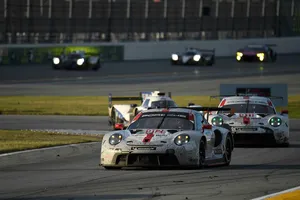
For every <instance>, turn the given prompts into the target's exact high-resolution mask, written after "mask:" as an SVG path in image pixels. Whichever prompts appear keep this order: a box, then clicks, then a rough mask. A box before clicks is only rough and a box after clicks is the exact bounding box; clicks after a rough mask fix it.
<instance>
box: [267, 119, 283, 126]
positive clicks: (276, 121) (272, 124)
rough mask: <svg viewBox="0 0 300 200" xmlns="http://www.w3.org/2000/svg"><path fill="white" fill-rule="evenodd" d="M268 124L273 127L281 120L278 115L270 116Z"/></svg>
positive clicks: (280, 122)
mask: <svg viewBox="0 0 300 200" xmlns="http://www.w3.org/2000/svg"><path fill="white" fill-rule="evenodd" d="M269 124H270V125H271V126H273V127H278V126H280V125H281V124H282V120H281V119H280V118H279V117H272V118H271V119H270V120H269Z"/></svg>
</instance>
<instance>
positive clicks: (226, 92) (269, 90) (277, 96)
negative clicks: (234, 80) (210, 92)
mask: <svg viewBox="0 0 300 200" xmlns="http://www.w3.org/2000/svg"><path fill="white" fill-rule="evenodd" d="M230 96H262V97H266V98H270V99H272V102H273V104H274V106H287V105H288V86H287V84H221V85H220V95H219V96H212V97H215V98H216V97H220V98H224V97H230ZM220 100H221V99H220Z"/></svg>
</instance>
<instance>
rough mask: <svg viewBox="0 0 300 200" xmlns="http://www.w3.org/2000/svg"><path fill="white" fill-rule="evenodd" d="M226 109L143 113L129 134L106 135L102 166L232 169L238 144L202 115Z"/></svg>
mask: <svg viewBox="0 0 300 200" xmlns="http://www.w3.org/2000/svg"><path fill="white" fill-rule="evenodd" d="M203 110H215V111H220V110H227V109H222V108H205V107H200V108H196V107H194V108H186V107H185V108H183V107H181V108H179V107H177V108H165V109H149V110H146V111H142V112H140V113H139V114H138V115H137V116H136V117H135V118H134V119H133V121H132V123H131V124H130V125H129V127H128V128H127V129H126V130H121V131H112V132H110V133H106V134H105V135H104V137H103V140H102V146H101V155H100V166H103V167H104V168H106V169H118V168H122V167H171V166H173V167H178V166H182V167H183V166H186V167H187V166H194V167H199V168H203V167H204V166H209V165H229V164H230V162H231V155H232V151H233V148H234V140H233V137H232V135H231V133H230V131H229V130H228V129H225V128H222V127H217V126H213V125H211V124H209V123H208V122H207V120H206V119H205V118H204V117H203V115H202V114H200V113H199V111H203Z"/></svg>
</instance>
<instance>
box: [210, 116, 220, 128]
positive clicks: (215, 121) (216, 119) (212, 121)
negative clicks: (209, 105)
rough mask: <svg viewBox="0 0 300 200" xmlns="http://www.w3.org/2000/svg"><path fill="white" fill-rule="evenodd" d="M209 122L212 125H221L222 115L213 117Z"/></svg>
mask: <svg viewBox="0 0 300 200" xmlns="http://www.w3.org/2000/svg"><path fill="white" fill-rule="evenodd" d="M211 123H212V124H213V125H214V126H222V125H223V118H222V117H214V118H212V120H211Z"/></svg>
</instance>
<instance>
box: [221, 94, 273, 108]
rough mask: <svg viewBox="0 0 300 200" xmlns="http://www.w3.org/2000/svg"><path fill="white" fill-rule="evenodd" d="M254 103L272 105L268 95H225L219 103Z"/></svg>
mask: <svg viewBox="0 0 300 200" xmlns="http://www.w3.org/2000/svg"><path fill="white" fill-rule="evenodd" d="M247 101H249V103H254V104H261V105H269V106H273V104H272V101H271V100H270V99H269V98H268V97H262V96H234V97H225V98H223V99H222V101H221V102H220V104H219V105H222V106H225V105H232V104H240V103H247Z"/></svg>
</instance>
